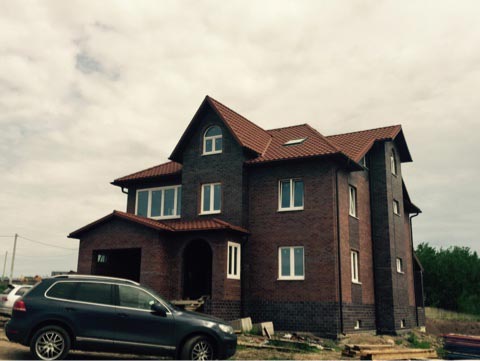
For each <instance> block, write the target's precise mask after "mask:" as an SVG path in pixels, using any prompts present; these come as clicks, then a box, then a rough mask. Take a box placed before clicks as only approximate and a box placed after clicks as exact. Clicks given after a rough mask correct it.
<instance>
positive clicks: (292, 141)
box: [283, 138, 307, 145]
mask: <svg viewBox="0 0 480 361" xmlns="http://www.w3.org/2000/svg"><path fill="white" fill-rule="evenodd" d="M305 140H307V138H298V139H292V140H289V141H288V142H285V143H283V145H296V144H302V143H303V142H304V141H305Z"/></svg>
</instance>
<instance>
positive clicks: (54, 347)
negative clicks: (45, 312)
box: [30, 326, 70, 360]
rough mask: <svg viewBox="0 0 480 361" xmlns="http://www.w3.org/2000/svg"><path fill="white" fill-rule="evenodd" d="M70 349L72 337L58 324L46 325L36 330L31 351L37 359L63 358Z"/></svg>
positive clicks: (31, 343)
mask: <svg viewBox="0 0 480 361" xmlns="http://www.w3.org/2000/svg"><path fill="white" fill-rule="evenodd" d="M69 350H70V337H69V336H68V334H67V332H66V331H65V330H64V329H63V328H61V327H58V326H46V327H42V328H41V329H40V330H38V331H37V332H35V334H34V335H33V337H32V340H31V341H30V352H31V353H32V355H33V356H34V357H35V359H37V360H63V359H64V358H65V356H67V354H68V351H69Z"/></svg>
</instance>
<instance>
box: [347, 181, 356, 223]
mask: <svg viewBox="0 0 480 361" xmlns="http://www.w3.org/2000/svg"><path fill="white" fill-rule="evenodd" d="M348 194H349V198H350V210H349V212H348V213H349V214H350V215H351V216H353V217H356V216H357V188H355V187H353V186H348Z"/></svg>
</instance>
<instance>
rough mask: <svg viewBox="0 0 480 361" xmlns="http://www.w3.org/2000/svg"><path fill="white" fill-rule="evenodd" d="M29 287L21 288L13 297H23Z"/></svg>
mask: <svg viewBox="0 0 480 361" xmlns="http://www.w3.org/2000/svg"><path fill="white" fill-rule="evenodd" d="M30 288H31V287H21V288H19V289H18V291H17V293H15V296H25V294H26V293H27V292H28V291H29V290H30Z"/></svg>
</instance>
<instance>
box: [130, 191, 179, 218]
mask: <svg viewBox="0 0 480 361" xmlns="http://www.w3.org/2000/svg"><path fill="white" fill-rule="evenodd" d="M181 200H182V186H181V185H175V186H167V187H159V188H148V189H138V190H137V197H136V205H135V210H136V211H135V214H137V215H139V216H143V217H149V218H153V219H171V218H179V217H180V214H181V203H182V201H181Z"/></svg>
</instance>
